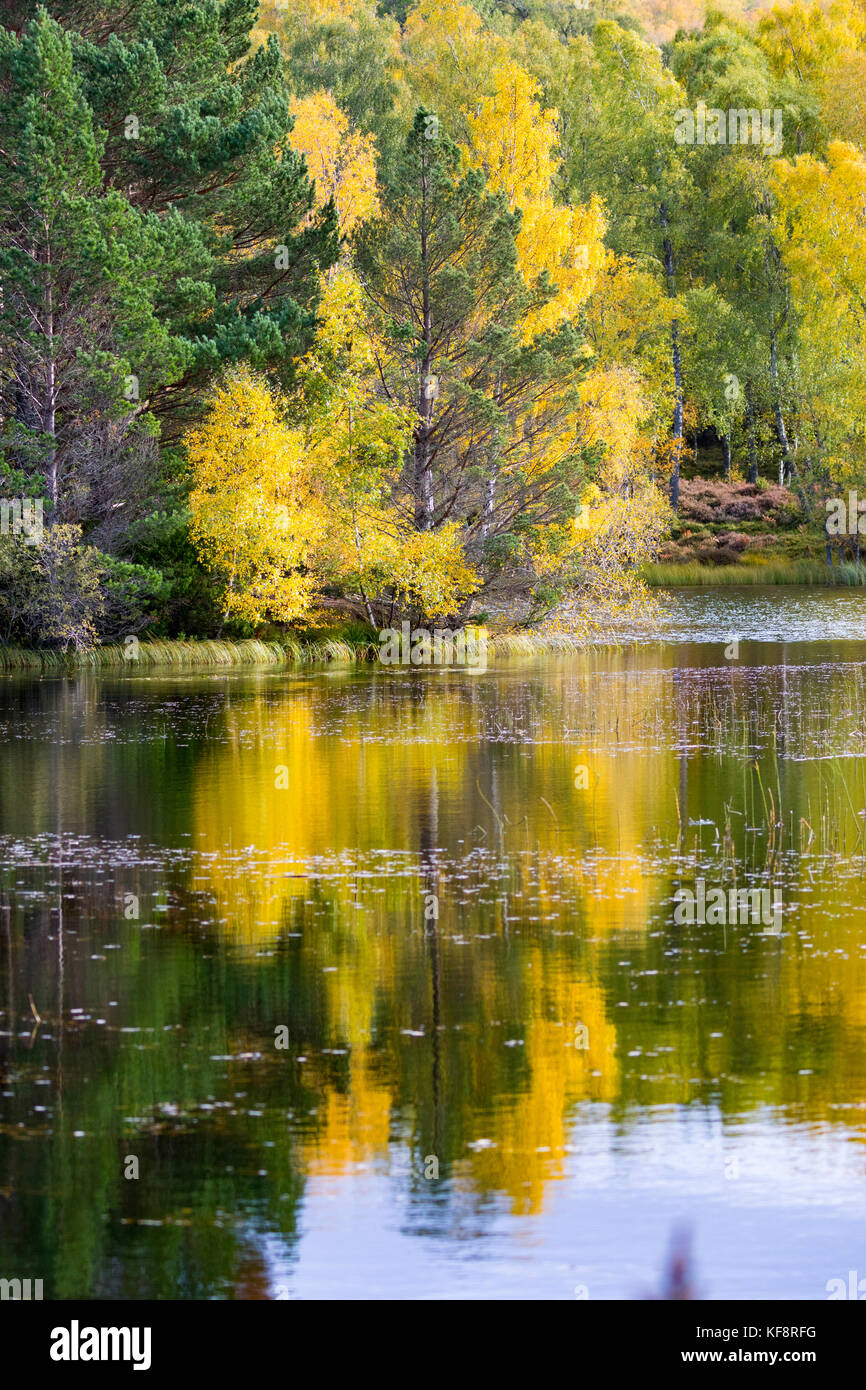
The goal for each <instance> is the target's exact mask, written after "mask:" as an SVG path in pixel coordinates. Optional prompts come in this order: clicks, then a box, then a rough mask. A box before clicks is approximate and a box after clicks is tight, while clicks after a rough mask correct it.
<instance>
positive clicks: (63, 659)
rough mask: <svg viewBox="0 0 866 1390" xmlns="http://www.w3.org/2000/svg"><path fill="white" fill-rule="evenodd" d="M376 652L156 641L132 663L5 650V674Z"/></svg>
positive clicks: (121, 658) (103, 656)
mask: <svg viewBox="0 0 866 1390" xmlns="http://www.w3.org/2000/svg"><path fill="white" fill-rule="evenodd" d="M374 650H375V649H374V648H373V647H372V646H371V644H370V643H369V642H346V641H344V640H341V639H340V638H329V639H326V640H318V641H315V642H303V641H299V640H296V639H291V638H286V639H284V640H282V641H280V642H260V641H256V640H255V639H248V640H246V641H242V642H222V641H214V640H203V641H178V640H169V639H167V638H166V639H155V640H153V641H150V642H139V644H138V654H137V656H136V657H135V659H131V658H130V655H129V652H128V650H127V648H126V646H125V645H119V644H118V645H108V646H104V647H93V648H92V649H91V650H90V651H84V652H57V651H39V650H34V649H30V648H24V647H3V646H0V671H7V672H11V671H41V672H45V673H46V674H51V673H57V674H62V673H63V672H65V671H81V670H92V671H104V670H123V671H126V672H127V673H128V674H130V675H132V674H134V673H135V672H136V671H137V670H141V669H142V668H143V667H154V666H181V667H191V666H210V667H214V666H226V667H228V666H279V665H283V664H286V663H291V664H293V665H313V664H325V663H333V662H351V661H364V660H369V658H370V655H371V652H373V651H374Z"/></svg>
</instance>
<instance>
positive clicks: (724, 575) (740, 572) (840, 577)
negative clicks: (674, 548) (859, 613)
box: [643, 560, 866, 588]
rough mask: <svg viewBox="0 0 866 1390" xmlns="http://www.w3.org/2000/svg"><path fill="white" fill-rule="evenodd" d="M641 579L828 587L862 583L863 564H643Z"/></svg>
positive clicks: (659, 583)
mask: <svg viewBox="0 0 866 1390" xmlns="http://www.w3.org/2000/svg"><path fill="white" fill-rule="evenodd" d="M643 576H644V579H645V580H646V582H647V584H649V585H651V586H652V587H653V588H682V587H685V586H698V585H711V586H712V587H713V588H715V587H717V586H719V585H727V584H738V585H739V584H816V585H823V586H825V587H828V588H835V587H838V586H840V585H841V586H852V585H853V586H855V587H856V586H862V585H866V565H852V564H844V565H834V566H833V567H832V568H830V567H829V566H828V565H826V564H825V563H824V562H823V561H822V560H788V561H784V560H780V561H769V562H768V563H766V564H739V565H701V564H699V563H698V562H697V561H692V562H691V563H690V564H687V565H647V566H646V567H645V568H644V571H643Z"/></svg>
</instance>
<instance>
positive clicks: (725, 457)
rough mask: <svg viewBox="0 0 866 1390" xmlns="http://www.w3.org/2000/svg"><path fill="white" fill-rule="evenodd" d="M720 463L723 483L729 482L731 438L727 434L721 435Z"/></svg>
mask: <svg viewBox="0 0 866 1390" xmlns="http://www.w3.org/2000/svg"><path fill="white" fill-rule="evenodd" d="M722 462H723V465H724V474H725V482H729V481H730V477H731V436H730V435H729V434H723V435H722Z"/></svg>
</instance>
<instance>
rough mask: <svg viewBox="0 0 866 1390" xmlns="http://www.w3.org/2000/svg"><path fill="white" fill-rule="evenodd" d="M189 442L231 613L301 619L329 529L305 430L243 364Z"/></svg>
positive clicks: (203, 534)
mask: <svg viewBox="0 0 866 1390" xmlns="http://www.w3.org/2000/svg"><path fill="white" fill-rule="evenodd" d="M186 448H187V455H188V458H189V464H190V469H191V473H192V481H193V488H192V492H191V494H190V508H191V512H192V521H191V535H192V539H193V543H194V544H195V545H196V547H197V548H198V551H199V554H200V555H201V557H202V560H203V562H204V563H205V564H206V565H207V566H208V568H209V569H211V570H213V571H214V572H215V573H217V574H219V575H220V576H221V577H222V578H223V579H224V580H225V584H226V592H225V600H224V614H225V617H227V618H228V617H233V618H239V619H242V620H244V621H247V622H251V623H258V622H261V621H262V620H263V619H265V618H273V619H277V620H280V621H282V622H291V621H292V620H293V619H296V618H298V617H300V616H301V615H302V614H303V613H304V612H305V611H306V609H307V608H308V607H309V604H310V600H311V597H312V594H313V591H314V588H315V582H316V581H315V576H314V575H312V574H311V573H310V572H309V571H308V568H307V565H308V560H309V558H310V554H311V551H312V549H313V547H314V546H315V544H316V542H317V541H318V540H319V539H320V537H321V535H322V533H323V531H324V529H325V526H326V515H325V513H324V511H323V509H322V508H321V506H320V505H319V504H318V499H317V497H316V493H315V488H314V483H313V479H312V477H311V472H310V468H309V463H308V460H307V458H306V453H305V450H304V441H303V436H302V435H301V433H300V431H298V430H292V429H290V428H288V426H287V425H286V424H285V422H284V420H283V418H282V414H281V409H280V403H279V401H278V400H277V398H276V397H275V395H274V394H273V393H272V392H271V390H270V389H269V387H268V385H267V383H266V382H264V381H263V380H262V379H261V378H259V377H256V376H254V375H253V374H252V373H251V372H250V371H249V370H247V369H242V370H239V371H236V372H234V373H232V374H231V375H229V376H228V377H227V378H226V380H225V382H224V383H223V384H222V385H221V386H220V387H219V388H218V389H217V390H216V391H215V392H214V395H213V398H212V400H211V404H210V407H209V409H208V411H207V414H206V416H205V419H204V421H203V423H202V425H201V426H200V428H198V429H195V430H192V431H191V432H190V433H189V434H188V435H187V437H186Z"/></svg>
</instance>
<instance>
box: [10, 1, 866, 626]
mask: <svg viewBox="0 0 866 1390" xmlns="http://www.w3.org/2000/svg"><path fill="white" fill-rule="evenodd" d="M0 26H2V27H0V493H2V528H0V529H2V534H0V643H3V644H8V645H13V646H18V647H23V648H34V647H38V648H55V649H60V650H87V649H89V648H93V647H94V646H96V645H99V644H107V643H123V642H125V641H127V640H128V639H129V638H130V637H135V636H141V637H143V638H144V637H160V636H161V637H166V638H215V637H220V638H222V637H226V638H244V637H253V636H255V637H264V638H274V637H279V636H281V635H285V634H293V635H295V636H300V637H303V636H304V635H305V634H306V635H311V634H312V635H314V634H317V633H322V632H325V633H329V632H340V633H343V634H348V635H349V636H351V635H352V634H353V633H355V634H362V635H363V634H368V635H369V633H370V632H371V630H375V629H379V628H381V627H383V626H390V625H391V624H395V623H396V624H398V625H399V623H400V621H402V620H404V619H409V620H412V621H418V622H429V623H432V622H436V623H439V624H443V625H445V626H451V627H458V626H460V625H462V624H464V623H465V622H467V620H468V619H469V617H470V615H471V616H472V617H473V619H477V618H479V617H480V618H481V619H482V620H486V619H487V618H488V617H489V615H491V614H492V615H494V616H496V615H498V616H500V617H502V618H504V619H506V620H507V621H509V622H511V623H513V624H516V625H518V626H523V627H527V626H528V627H532V626H537V625H539V624H541V625H544V624H545V623H550V622H557V621H559V622H560V623H561V622H563V621H567V622H568V623H569V624H570V625H572V626H573V627H574V628H575V630H580V628H581V624H585V623H586V622H588V621H589V617H588V615H590V614H591V615H593V618H594V620H595V619H596V618H597V615H598V614H599V613H601V612H604V611H621V610H623V609H628V610H635V609H638V610H639V609H640V608H641V606H642V605H644V604H645V603H646V602H648V601H649V591H648V589H647V587H646V580H647V575H648V573H649V572H650V571H651V569H652V567H653V565H655V566H656V567H657V568H659V567H662V568H663V567H664V566H665V564H667V565H668V566H674V567H676V566H680V567H687V566H691V567H692V568H695V567H700V568H703V569H706V570H708V571H712V573H713V574H714V575H715V576H718V575H719V574H720V573H721V572H722V570H723V569H727V570H734V571H736V572H737V573H740V572H744V571H746V570H749V571H750V572H752V573H761V572H762V568H763V571H764V572H767V566H768V565H769V562H770V561H771V560H772V561H775V562H783V563H787V564H788V565H790V566H795V565H796V564H800V565H801V566H802V564H803V563H806V564H809V563H811V564H813V565H817V566H818V567H819V569H820V567H823V566H825V564H831V562H832V561H833V560H834V559H835V560H836V562H837V563H836V564H835V566H832V565H831V573H832V574H841V573H842V571H843V570H844V572H845V573H846V574H849V575H850V574H852V573H853V574H854V575H855V576H857V577H856V578H855V580H854V581H853V582H860V580H859V575H860V572H861V566H860V547H859V538H858V527H857V522H856V518H857V516H858V515H859V512H858V507H859V503H857V501H856V496H857V489H858V488H863V489H864V490H866V456H864V419H866V416H864V401H866V362H864V354H863V351H862V339H863V327H864V316H866V157H864V150H863V145H864V137H866V84H864V78H866V4H864V3H862V0H830V3H824V4H817V3H816V4H804V3H802V0H791V2H790V3H789V2H788V0H782V3H778V4H775V5H772V6H769V7H767V8H765V9H761V10H750V11H749V12H746V11H744V10H743V9H742V8H741V7H730V8H728V9H727V10H723V9H715V8H711V9H708V10H707V11H706V14H704V13H703V12H701V11H698V10H697V9H694V8H693V7H691V6H689V5H682V6H679V7H677V6H668V7H667V9H665V7H664V6H640V5H638V4H636V3H634V4H628V3H623V4H619V3H617V0H598V3H596V2H595V0H588V2H587V3H584V0H573V2H570V3H568V2H567V0H522V3H505V2H504V0H503V2H502V3H495V0H477V3H475V4H471V5H470V4H468V3H465V2H463V0H421V3H418V4H416V5H412V6H409V7H407V6H406V5H404V4H402V3H400V0H381V3H380V4H379V5H378V6H377V5H376V4H375V3H374V0H291V3H289V2H288V0H278V3H277V4H276V5H271V4H268V3H262V4H261V5H259V4H258V3H257V0H91V2H90V3H87V4H85V3H82V2H81V0H53V3H48V4H46V5H41V6H35V5H31V4H25V3H19V0H0ZM840 499H845V501H844V506H843V502H842V501H840ZM849 499H850V500H849ZM846 508H847V511H846ZM852 508H853V515H854V518H855V521H854V524H853V526H852V525H850V524H847V523H845V522H843V524H842V525H840V524H838V514H839V513H840V511H841V513H842V515H843V518H845V517H848V513H849V512H851V511H852ZM828 516H831V517H835V518H836V522H837V524H836V525H834V526H832V527H831V526H830V525H829V524H828ZM864 569H866V567H864ZM563 614H565V615H566V617H565V618H563V617H562V615H563Z"/></svg>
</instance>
